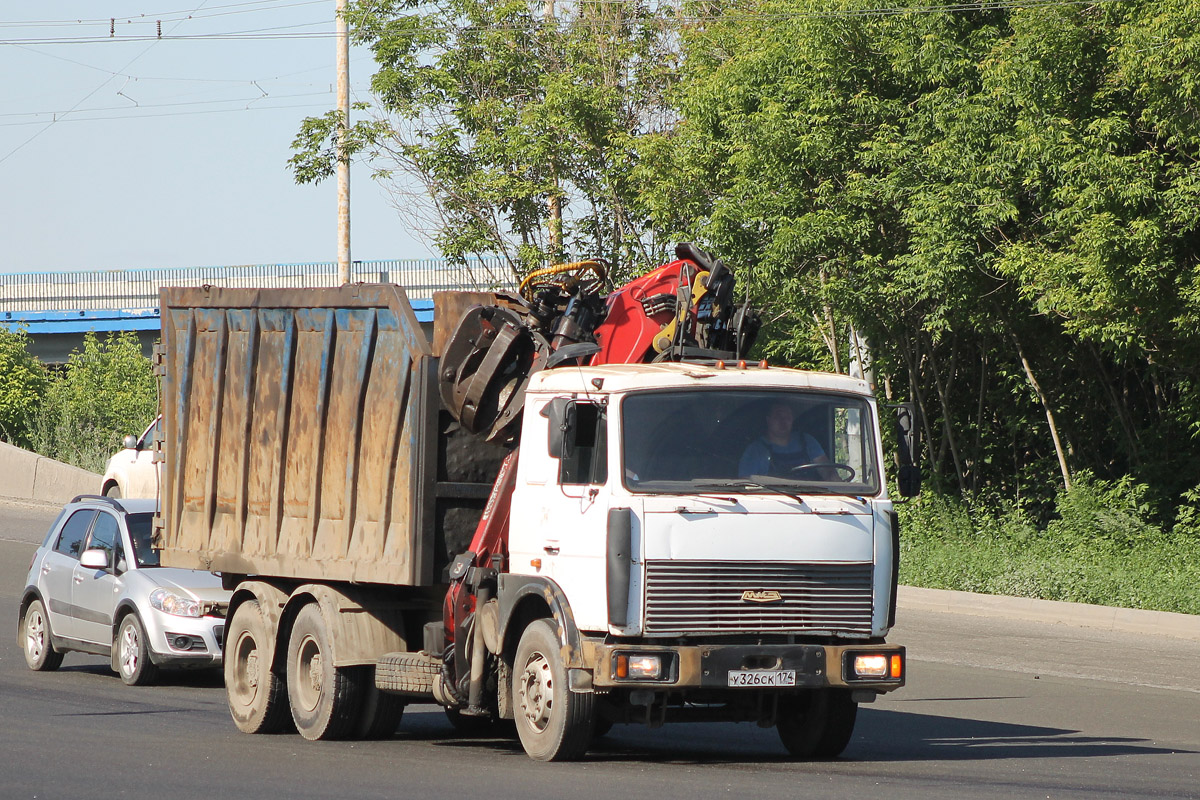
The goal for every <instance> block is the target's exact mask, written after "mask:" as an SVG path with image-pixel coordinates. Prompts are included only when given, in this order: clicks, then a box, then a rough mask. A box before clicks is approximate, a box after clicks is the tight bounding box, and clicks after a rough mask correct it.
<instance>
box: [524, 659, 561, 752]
mask: <svg viewBox="0 0 1200 800" xmlns="http://www.w3.org/2000/svg"><path fill="white" fill-rule="evenodd" d="M520 689H521V691H520V695H521V713H522V714H524V715H525V719H526V720H527V721H528V722H529V725H530V727H532V728H533V729H534V730H535V731H538V732H539V733H540V732H542V731H544V730H545V729H546V726H547V725H548V724H549V723H550V715H551V713H552V711H553V708H554V673H553V671H552V670H551V669H550V662H549V661H548V660H547V659H546V657H545V656H544V655H542V654H541V653H535V654H534V655H533V656H532V657H531V658H530V659H529V663H528V664H526V665H525V669H524V671H523V672H522V673H521V682H520Z"/></svg>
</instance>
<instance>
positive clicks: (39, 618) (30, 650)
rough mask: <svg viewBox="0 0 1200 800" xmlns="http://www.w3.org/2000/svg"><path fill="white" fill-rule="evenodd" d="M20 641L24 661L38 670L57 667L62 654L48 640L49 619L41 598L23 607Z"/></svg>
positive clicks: (60, 661)
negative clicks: (23, 614)
mask: <svg viewBox="0 0 1200 800" xmlns="http://www.w3.org/2000/svg"><path fill="white" fill-rule="evenodd" d="M21 643H22V648H21V649H22V650H24V652H25V663H26V664H27V665H28V666H29V668H30V669H32V670H36V671H38V672H49V671H50V670H54V669H58V667H59V665H60V664H62V660H63V654H62V653H60V652H58V651H57V650H55V649H54V645H53V644H51V641H50V619H49V618H48V617H47V616H46V609H45V608H44V607H43V606H42V601H41V600H34V601H33V602H32V603H30V604H29V606H28V607H27V608H26V609H25V616H24V617H22V619H21Z"/></svg>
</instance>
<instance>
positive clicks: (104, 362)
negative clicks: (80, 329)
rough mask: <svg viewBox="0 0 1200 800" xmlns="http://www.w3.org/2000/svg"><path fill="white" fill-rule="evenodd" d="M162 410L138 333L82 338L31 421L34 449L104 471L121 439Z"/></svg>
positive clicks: (91, 468) (134, 431)
mask: <svg viewBox="0 0 1200 800" xmlns="http://www.w3.org/2000/svg"><path fill="white" fill-rule="evenodd" d="M157 413H158V386H157V384H156V382H155V380H154V374H153V370H152V368H151V364H150V359H148V358H146V357H145V356H143V355H142V350H141V345H140V344H139V343H138V339H137V336H136V335H135V334H133V333H129V332H124V333H119V334H113V335H111V336H109V337H108V338H107V339H104V340H101V339H100V338H99V337H97V336H96V334H95V333H88V334H87V335H86V336H85V337H84V341H83V350H82V351H76V352H74V353H72V354H71V356H70V358H69V359H68V361H67V366H66V370H65V372H64V373H63V374H62V375H60V376H54V377H52V378H51V380H50V384H49V386H48V388H47V390H46V393H45V398H44V400H43V402H42V406H41V408H40V409H39V411H38V414H37V417H36V420H35V422H34V425H33V436H32V439H33V444H34V449H35V450H37V451H38V452H39V453H42V454H43V455H46V456H49V457H50V458H55V459H58V460H59V461H65V462H67V463H68V464H74V465H75V466H77V467H82V468H83V469H86V470H90V471H92V472H103V471H104V466H105V464H106V462H107V461H108V458H109V457H110V456H111V455H112V454H113V452H115V451H116V450H118V449H119V448H120V445H121V439H122V438H123V437H124V436H125V435H127V434H129V433H136V432H140V431H141V430H142V428H144V427H145V426H146V425H147V424H149V422H150V420H152V419H153V418H154V416H155V415H156V414H157Z"/></svg>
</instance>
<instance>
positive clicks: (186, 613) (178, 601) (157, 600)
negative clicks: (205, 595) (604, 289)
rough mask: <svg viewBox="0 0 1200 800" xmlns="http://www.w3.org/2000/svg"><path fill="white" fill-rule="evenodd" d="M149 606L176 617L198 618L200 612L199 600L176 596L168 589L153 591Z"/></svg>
mask: <svg viewBox="0 0 1200 800" xmlns="http://www.w3.org/2000/svg"><path fill="white" fill-rule="evenodd" d="M150 606H151V607H152V608H156V609H158V610H159V611H161V612H163V613H164V614H171V615H172V616H176V617H198V616H200V614H201V611H202V608H201V606H200V601H199V600H193V599H192V598H190V597H184V596H183V595H180V594H176V593H175V592H172V591H171V590H170V589H155V590H154V591H153V592H151V593H150Z"/></svg>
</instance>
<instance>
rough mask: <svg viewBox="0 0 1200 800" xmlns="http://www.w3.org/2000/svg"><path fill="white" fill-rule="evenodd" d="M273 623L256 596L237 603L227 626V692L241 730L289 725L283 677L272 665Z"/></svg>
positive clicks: (269, 729) (231, 712)
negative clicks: (264, 614) (269, 655)
mask: <svg viewBox="0 0 1200 800" xmlns="http://www.w3.org/2000/svg"><path fill="white" fill-rule="evenodd" d="M273 638H274V635H273V631H272V630H271V626H270V625H268V624H267V621H266V619H265V618H264V617H263V613H262V609H261V608H259V605H258V601H257V600H247V601H246V602H244V603H242V604H241V605H240V606H238V607H237V610H236V611H234V612H233V617H232V618H231V619H230V620H229V624H228V625H227V626H226V630H225V696H226V698H227V699H228V701H229V715H230V716H231V717H233V723H234V724H235V725H237V727H238V730H240V731H241V732H242V733H277V732H279V731H281V730H283V728H284V727H285V726H286V725H287V722H288V708H287V696H286V695H285V694H284V688H283V681H281V680H280V679H279V676H278V675H276V674H275V671H274V670H272V669H271V660H270V658H269V657H268V656H267V653H269V652H270V650H271V648H270V642H271V640H272V639H273Z"/></svg>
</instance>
